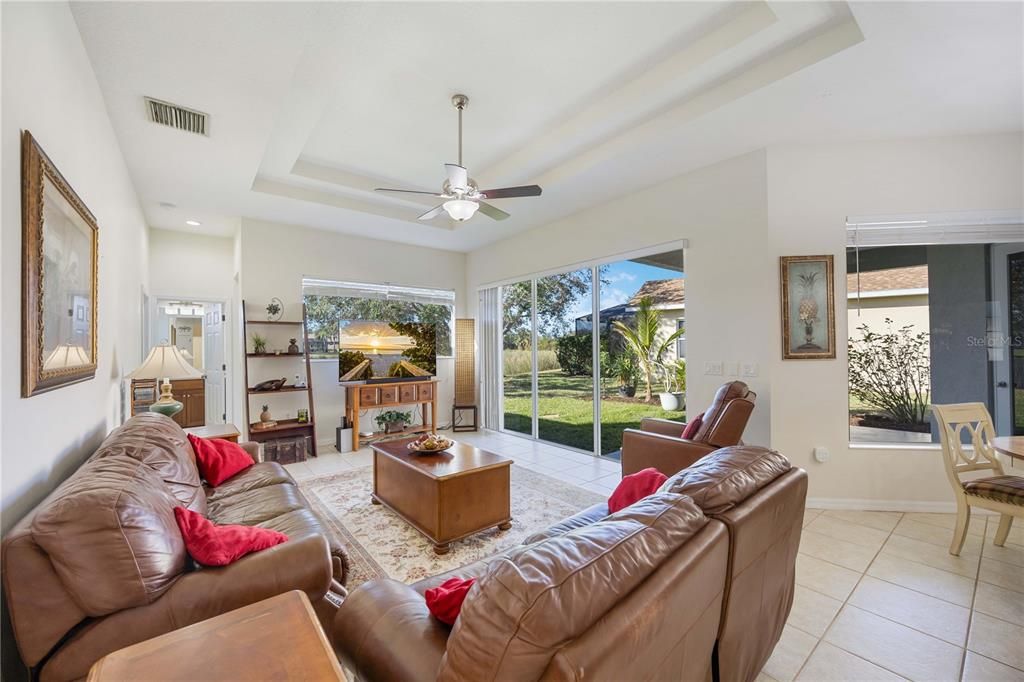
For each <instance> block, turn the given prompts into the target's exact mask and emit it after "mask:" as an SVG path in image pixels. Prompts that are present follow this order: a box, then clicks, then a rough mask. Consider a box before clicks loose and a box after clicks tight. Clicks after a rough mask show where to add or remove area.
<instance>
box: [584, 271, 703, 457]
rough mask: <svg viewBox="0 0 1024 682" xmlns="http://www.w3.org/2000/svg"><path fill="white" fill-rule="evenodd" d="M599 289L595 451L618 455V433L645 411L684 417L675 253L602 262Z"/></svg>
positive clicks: (681, 305) (681, 310) (680, 298)
mask: <svg viewBox="0 0 1024 682" xmlns="http://www.w3.org/2000/svg"><path fill="white" fill-rule="evenodd" d="M600 290H601V297H600V298H601V306H600V308H601V309H600V311H599V313H598V315H599V323H598V333H599V335H600V342H601V351H602V352H601V360H602V363H603V367H602V370H603V371H602V372H601V376H602V377H603V381H602V384H601V395H600V403H599V405H598V407H599V414H600V424H601V452H600V454H601V455H603V456H605V457H609V458H611V459H619V458H620V457H621V454H622V452H621V451H622V432H623V431H625V430H626V429H635V428H639V427H640V422H641V421H642V420H643V419H644V418H645V417H660V418H662V419H673V420H684V419H685V414H684V412H683V402H684V401H683V391H685V390H686V385H685V384H686V378H685V377H686V364H685V362H686V360H685V357H684V355H683V354H684V353H685V349H686V346H685V342H683V343H680V342H679V340H680V338H682V337H683V335H684V334H685V332H683V331H679V330H682V329H683V324H682V323H683V319H684V314H685V305H686V304H685V302H684V297H683V252H682V251H673V252H668V253H660V254H654V255H652V256H648V257H645V258H635V259H631V260H621V261H616V262H614V263H609V264H608V265H606V266H604V269H603V271H602V277H601V282H600ZM644 357H646V358H647V360H646V361H644V360H643V358H644ZM648 380H649V381H648ZM663 393H667V394H668V395H669V397H666V398H665V399H664V402H663V399H662V395H661V394H663ZM680 432H681V430H680Z"/></svg>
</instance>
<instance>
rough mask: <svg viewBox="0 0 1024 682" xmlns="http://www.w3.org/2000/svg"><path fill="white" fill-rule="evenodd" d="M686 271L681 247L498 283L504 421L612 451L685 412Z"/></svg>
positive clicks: (520, 429) (549, 437)
mask: <svg viewBox="0 0 1024 682" xmlns="http://www.w3.org/2000/svg"><path fill="white" fill-rule="evenodd" d="M683 277H684V274H683V252H682V250H681V249H677V250H673V251H667V252H663V253H656V254H652V255H647V256H641V257H634V258H630V259H624V260H619V261H614V262H608V263H602V264H595V265H593V266H589V267H585V268H577V269H574V270H568V271H565V272H558V273H555V274H550V275H544V276H542V277H536V278H533V279H528V280H523V281H520V282H513V283H511V284H506V285H503V286H502V287H501V301H502V313H503V318H504V319H503V322H504V332H503V333H504V336H503V346H504V348H503V354H504V355H503V361H504V362H503V364H504V370H503V381H502V388H503V391H504V394H503V402H504V417H503V423H504V429H505V430H506V431H512V432H515V433H519V434H523V435H527V436H531V437H533V438H537V439H539V440H543V441H546V442H550V443H554V444H556V445H560V446H564V447H571V448H575V449H579V450H583V451H585V452H590V453H593V454H596V455H603V456H607V457H611V458H613V459H617V458H618V457H619V455H620V450H621V447H622V432H623V431H624V430H625V429H627V428H637V427H639V425H640V421H641V420H642V419H643V418H644V417H664V418H668V419H680V420H681V419H684V418H685V414H684V412H683V398H682V393H683V391H685V358H684V357H683V356H684V354H685V342H684V341H681V339H682V338H683V336H682V335H683V333H684V332H683V331H682V329H683V319H684V312H685V302H684V296H683ZM595 320H596V322H595ZM644 330H646V332H645V331H644ZM595 350H596V351H597V352H596V353H595ZM661 394H665V395H664V396H663V395H661Z"/></svg>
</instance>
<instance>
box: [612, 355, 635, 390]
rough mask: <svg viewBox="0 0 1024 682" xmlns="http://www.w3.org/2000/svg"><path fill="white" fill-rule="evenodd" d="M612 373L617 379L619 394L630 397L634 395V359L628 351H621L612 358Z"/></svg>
mask: <svg viewBox="0 0 1024 682" xmlns="http://www.w3.org/2000/svg"><path fill="white" fill-rule="evenodd" d="M612 375H613V376H614V377H615V378H616V379H618V380H619V395H620V396H622V397H623V398H632V397H633V396H635V395H636V378H637V366H636V360H635V359H634V358H633V356H632V355H631V354H629V353H621V354H620V355H617V356H615V358H614V359H612Z"/></svg>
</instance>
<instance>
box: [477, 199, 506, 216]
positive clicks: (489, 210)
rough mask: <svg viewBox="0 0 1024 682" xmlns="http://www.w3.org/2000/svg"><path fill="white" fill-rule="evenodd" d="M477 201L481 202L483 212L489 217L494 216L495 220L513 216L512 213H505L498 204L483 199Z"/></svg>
mask: <svg viewBox="0 0 1024 682" xmlns="http://www.w3.org/2000/svg"><path fill="white" fill-rule="evenodd" d="M477 203H478V204H480V209H479V210H480V212H481V213H483V214H484V215H485V216H487V217H488V218H493V219H494V220H504V219H505V218H509V217H511V214H510V213H505V212H504V211H502V210H501V209H500V208H498V207H497V206H492V205H490V204H488V203H486V202H483V201H479V202H477Z"/></svg>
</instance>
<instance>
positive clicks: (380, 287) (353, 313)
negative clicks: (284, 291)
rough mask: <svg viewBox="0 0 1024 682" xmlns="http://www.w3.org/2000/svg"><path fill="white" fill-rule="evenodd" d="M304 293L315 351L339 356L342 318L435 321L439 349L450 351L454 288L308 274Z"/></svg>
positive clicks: (314, 353)
mask: <svg viewBox="0 0 1024 682" xmlns="http://www.w3.org/2000/svg"><path fill="white" fill-rule="evenodd" d="M302 294H303V300H304V301H305V304H306V321H307V324H308V326H309V337H310V352H311V355H312V356H313V357H321V358H335V357H337V354H338V323H339V322H340V321H341V320H382V321H384V322H426V323H436V324H437V354H438V356H439V357H450V356H451V355H452V329H453V327H454V324H455V292H454V291H451V290H448V289H424V288H415V287H400V286H393V285H389V284H365V283H359V282H333V281H330V280H322V279H305V278H304V279H303V280H302Z"/></svg>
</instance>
